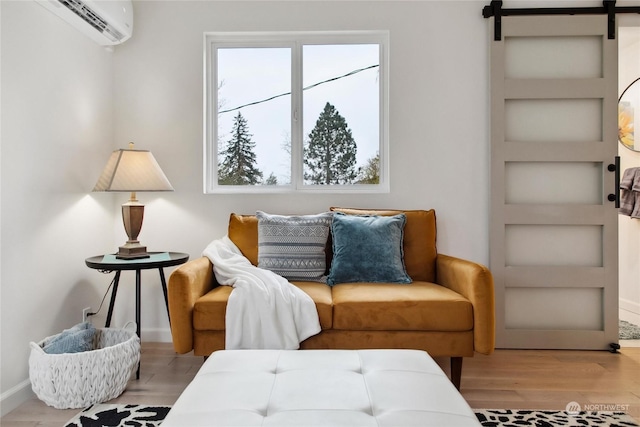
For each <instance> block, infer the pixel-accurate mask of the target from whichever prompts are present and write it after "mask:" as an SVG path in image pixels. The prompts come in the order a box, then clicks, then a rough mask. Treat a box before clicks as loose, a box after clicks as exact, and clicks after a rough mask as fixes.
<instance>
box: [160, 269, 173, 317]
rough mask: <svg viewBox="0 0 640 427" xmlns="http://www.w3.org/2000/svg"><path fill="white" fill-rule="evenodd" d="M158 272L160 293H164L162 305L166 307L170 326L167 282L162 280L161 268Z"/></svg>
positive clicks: (162, 272) (162, 271)
mask: <svg viewBox="0 0 640 427" xmlns="http://www.w3.org/2000/svg"><path fill="white" fill-rule="evenodd" d="M158 271H159V272H160V283H161V284H162V293H164V305H165V306H167V318H168V319H169V326H171V316H170V315H169V299H168V298H167V281H166V280H165V279H164V270H163V269H162V267H160V268H159V269H158Z"/></svg>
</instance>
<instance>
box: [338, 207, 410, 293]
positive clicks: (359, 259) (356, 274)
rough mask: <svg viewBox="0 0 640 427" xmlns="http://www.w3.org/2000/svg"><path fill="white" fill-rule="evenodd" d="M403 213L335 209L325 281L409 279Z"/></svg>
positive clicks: (404, 281) (393, 280) (399, 281)
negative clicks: (380, 213) (344, 211)
mask: <svg viewBox="0 0 640 427" xmlns="http://www.w3.org/2000/svg"><path fill="white" fill-rule="evenodd" d="M406 221H407V219H406V216H405V214H398V215H393V216H377V215H345V214H343V213H340V212H334V215H333V221H332V224H331V237H332V239H333V259H332V261H331V268H330V270H329V277H327V283H328V284H329V285H335V284H337V283H350V282H384V283H411V278H410V277H409V275H407V271H406V269H405V266H404V253H403V250H402V244H403V236H404V224H405V222H406Z"/></svg>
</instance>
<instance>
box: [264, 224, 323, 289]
mask: <svg viewBox="0 0 640 427" xmlns="http://www.w3.org/2000/svg"><path fill="white" fill-rule="evenodd" d="M256 216H257V217H258V267H260V268H264V269H266V270H271V271H273V272H274V273H276V274H279V275H280V276H282V277H284V278H286V279H287V280H290V281H293V280H299V281H310V282H323V283H324V282H326V279H327V277H326V276H325V271H326V264H327V260H326V256H325V247H326V245H327V238H328V236H329V230H330V228H331V219H332V217H333V212H323V213H320V214H316V215H300V216H284V215H271V214H268V213H265V212H262V211H257V212H256Z"/></svg>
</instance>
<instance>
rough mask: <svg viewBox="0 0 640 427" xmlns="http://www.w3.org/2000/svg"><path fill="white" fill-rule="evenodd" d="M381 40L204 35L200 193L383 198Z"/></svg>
mask: <svg viewBox="0 0 640 427" xmlns="http://www.w3.org/2000/svg"><path fill="white" fill-rule="evenodd" d="M387 45H388V33H387V32H381V31H375V32H369V31H366V32H340V33H336V32H311V33H306V32H305V33H297V32H296V33H207V34H205V61H206V62H205V108H204V110H205V118H204V123H205V141H204V144H205V150H204V158H205V161H204V163H205V164H204V168H205V173H204V176H205V192H208V193H218V192H287V191H310V192H313V191H332V192H387V191H389V180H388V166H387V165H388V146H387V145H388V143H387V140H388V136H387V135H388V130H387V122H388V119H387V115H388V107H387V78H388V77H387V75H388V73H387V66H388V64H387V61H386V58H387Z"/></svg>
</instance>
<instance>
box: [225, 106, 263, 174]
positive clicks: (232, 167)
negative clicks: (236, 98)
mask: <svg viewBox="0 0 640 427" xmlns="http://www.w3.org/2000/svg"><path fill="white" fill-rule="evenodd" d="M252 136H253V135H251V134H250V133H249V127H248V126H247V119H245V118H244V117H243V116H242V113H240V112H238V115H237V116H236V117H235V118H234V119H233V130H232V136H231V139H230V140H229V141H228V142H227V144H226V147H225V149H224V150H223V151H222V152H221V153H220V157H221V159H222V161H221V162H220V163H219V167H218V184H220V185H256V184H259V183H260V182H261V181H262V172H261V171H260V170H259V169H258V168H257V167H256V154H255V153H254V151H253V150H254V148H255V146H256V143H255V142H253V141H252V140H251V137H252Z"/></svg>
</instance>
